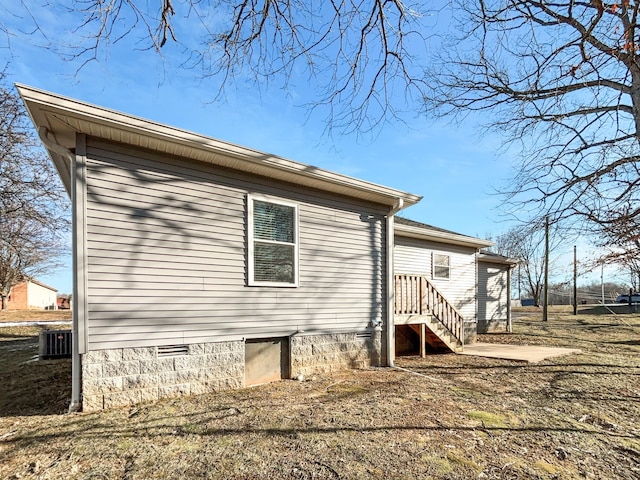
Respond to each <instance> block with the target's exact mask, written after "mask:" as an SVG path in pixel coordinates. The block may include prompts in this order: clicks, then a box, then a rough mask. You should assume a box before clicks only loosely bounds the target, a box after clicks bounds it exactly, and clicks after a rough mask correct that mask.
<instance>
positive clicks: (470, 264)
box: [18, 86, 493, 411]
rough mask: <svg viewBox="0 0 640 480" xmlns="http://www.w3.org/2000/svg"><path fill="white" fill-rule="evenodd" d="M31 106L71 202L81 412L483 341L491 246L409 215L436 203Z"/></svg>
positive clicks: (204, 141)
mask: <svg viewBox="0 0 640 480" xmlns="http://www.w3.org/2000/svg"><path fill="white" fill-rule="evenodd" d="M18 90H19V92H20V95H21V96H22V98H23V100H24V102H25V105H26V107H27V109H28V111H29V113H30V115H31V118H32V120H33V122H34V124H35V125H36V128H37V129H38V132H39V134H40V138H41V139H42V141H43V143H44V144H45V146H46V148H47V149H48V152H49V154H50V156H51V158H52V160H53V162H54V164H55V166H56V168H57V170H58V172H59V174H60V177H61V179H62V182H63V184H64V185H65V188H66V189H67V192H69V195H70V197H71V203H72V212H73V225H74V230H73V232H74V236H73V260H74V268H73V272H74V291H73V297H72V298H73V303H74V305H73V342H74V345H73V350H74V355H73V373H72V377H73V386H72V404H71V407H70V408H71V409H77V408H80V406H82V408H83V409H84V410H87V411H89V410H96V409H101V408H109V407H113V406H118V405H127V404H134V403H139V402H144V401H149V400H156V399H158V398H161V397H166V396H175V395H185V394H196V393H204V392H209V391H217V390H223V389H229V388H238V387H243V386H248V385H254V384H258V383H263V382H267V381H271V380H275V379H280V378H291V377H298V376H299V375H309V374H313V373H317V372H328V371H334V370H339V369H344V368H354V367H366V366H371V365H393V362H394V358H395V355H396V349H397V348H398V347H400V348H398V350H402V348H404V347H405V346H406V345H405V344H403V342H397V341H396V334H397V335H398V337H399V338H400V337H402V338H404V339H406V340H407V342H408V340H409V336H411V335H413V336H414V337H415V336H416V335H417V337H418V339H419V344H420V345H419V347H418V348H419V350H420V352H421V353H424V350H425V346H426V345H427V343H429V344H430V345H433V346H447V347H448V348H451V349H452V350H454V351H455V350H459V348H461V346H462V344H463V342H465V341H466V342H469V341H473V338H474V336H475V332H476V330H477V324H478V319H479V317H478V302H477V297H478V292H479V290H480V289H479V287H478V278H479V277H478V258H479V251H480V249H481V248H484V247H487V246H489V245H491V242H488V241H486V240H481V239H477V238H473V237H468V236H465V235H460V234H457V233H454V232H449V231H446V230H442V229H438V228H436V227H431V226H429V225H425V224H421V223H418V222H412V221H409V220H405V219H401V218H396V217H395V214H396V213H398V212H399V211H400V210H402V209H403V208H406V207H408V206H411V205H413V204H415V203H417V202H419V201H420V199H421V197H420V196H418V195H413V194H410V193H406V192H402V191H399V190H395V189H391V188H388V187H384V186H380V185H376V184H372V183H369V182H365V181H362V180H358V179H355V178H351V177H347V176H345V175H340V174H337V173H333V172H328V171H325V170H322V169H319V168H316V167H312V166H309V165H303V164H300V163H297V162H294V161H291V160H287V159H283V158H280V157H276V156H273V155H269V154H266V153H263V152H259V151H255V150H252V149H249V148H245V147H241V146H237V145H233V144H230V143H227V142H223V141H220V140H216V139H213V138H210V137H206V136H202V135H198V134H195V133H191V132H186V131H184V130H179V129H176V128H173V127H170V126H166V125H161V124H158V123H155V122H152V121H148V120H144V119H140V118H137V117H133V116H130V115H127V114H124V113H120V112H115V111H112V110H108V109H105V108H102V107H97V106H94V105H89V104H86V103H83V102H80V101H77V100H73V99H70V98H65V97H61V96H59V95H55V94H51V93H48V92H44V91H41V90H37V89H33V88H31V87H26V86H18ZM394 263H395V266H394ZM492 288H493V287H492ZM396 324H397V326H398V329H397V330H396ZM411 332H413V334H412V333H411ZM407 342H405V343H407ZM399 353H401V352H400V351H399Z"/></svg>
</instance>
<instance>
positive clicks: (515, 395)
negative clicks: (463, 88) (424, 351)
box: [0, 313, 640, 480]
mask: <svg viewBox="0 0 640 480" xmlns="http://www.w3.org/2000/svg"><path fill="white" fill-rule="evenodd" d="M514 330H515V333H514V334H511V335H507V334H494V335H483V336H481V340H482V341H488V342H508V343H514V344H529V345H533V344H537V345H549V346H553V345H557V346H567V347H575V348H580V349H582V351H583V353H581V354H577V355H571V356H567V357H562V358H556V359H553V360H548V361H545V362H543V363H540V364H523V363H516V362H511V361H504V360H491V359H486V358H477V357H467V356H456V355H454V354H448V355H432V356H429V357H428V358H426V359H420V358H403V359H400V360H399V361H398V364H399V365H400V366H401V367H402V368H404V369H407V370H410V371H412V372H415V373H410V372H407V371H405V370H399V369H370V370H364V371H348V372H344V373H340V374H332V375H322V376H318V377H317V378H313V379H310V380H308V381H304V382H298V381H294V380H287V381H281V382H277V383H273V384H269V385H265V386H261V387H255V388H250V389H244V390H240V391H232V392H223V393H219V394H212V395H203V396H199V397H190V398H182V399H174V400H169V401H162V402H159V403H157V404H150V405H144V406H139V407H136V408H124V409H117V410H112V411H106V412H102V413H92V414H82V413H79V414H71V415H65V414H64V412H65V410H66V406H67V400H68V397H69V395H70V391H69V388H70V366H69V363H68V362H66V361H50V362H32V361H30V360H31V358H32V357H33V356H34V355H35V354H36V353H37V348H36V344H35V343H34V337H33V335H35V334H36V333H37V329H36V328H33V327H20V328H0V385H1V386H2V387H1V390H0V392H1V393H0V478H2V479H18V478H20V479H27V478H28V479H86V480H89V479H118V480H133V479H190V478H211V479H300V480H307V479H309V480H310V479H371V478H373V479H376V478H379V479H412V478H416V479H509V480H515V479H582V478H586V479H607V480H611V479H638V478H640V315H631V314H626V315H621V314H620V315H593V314H580V315H579V316H577V317H573V316H572V315H570V314H565V313H562V314H553V315H552V316H551V319H550V321H549V322H547V323H543V322H541V321H540V315H539V314H538V313H530V314H527V315H526V316H523V317H522V318H521V319H520V320H517V321H516V322H515V324H514Z"/></svg>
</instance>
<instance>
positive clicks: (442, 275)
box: [433, 253, 451, 280]
mask: <svg viewBox="0 0 640 480" xmlns="http://www.w3.org/2000/svg"><path fill="white" fill-rule="evenodd" d="M450 277H451V258H450V257H449V255H445V254H443V253H434V254H433V278H439V279H444V280H449V278H450Z"/></svg>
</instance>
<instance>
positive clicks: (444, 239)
mask: <svg viewBox="0 0 640 480" xmlns="http://www.w3.org/2000/svg"><path fill="white" fill-rule="evenodd" d="M395 232H396V233H397V234H399V235H400V236H402V237H410V238H417V239H420V240H430V241H433V242H441V243H448V244H451V245H459V246H463V247H472V248H477V249H479V248H486V247H491V246H493V245H495V243H494V242H491V241H489V240H483V239H481V238H475V237H467V236H466V235H459V234H455V233H450V232H441V231H438V230H428V229H424V228H418V227H411V226H408V225H400V224H398V225H397V226H396V227H395Z"/></svg>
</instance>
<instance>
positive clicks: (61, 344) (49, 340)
mask: <svg viewBox="0 0 640 480" xmlns="http://www.w3.org/2000/svg"><path fill="white" fill-rule="evenodd" d="M72 345H73V343H72V341H71V330H45V331H44V332H40V337H39V349H38V356H39V358H40V360H48V359H53V358H71V352H72V348H73V346H72Z"/></svg>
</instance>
